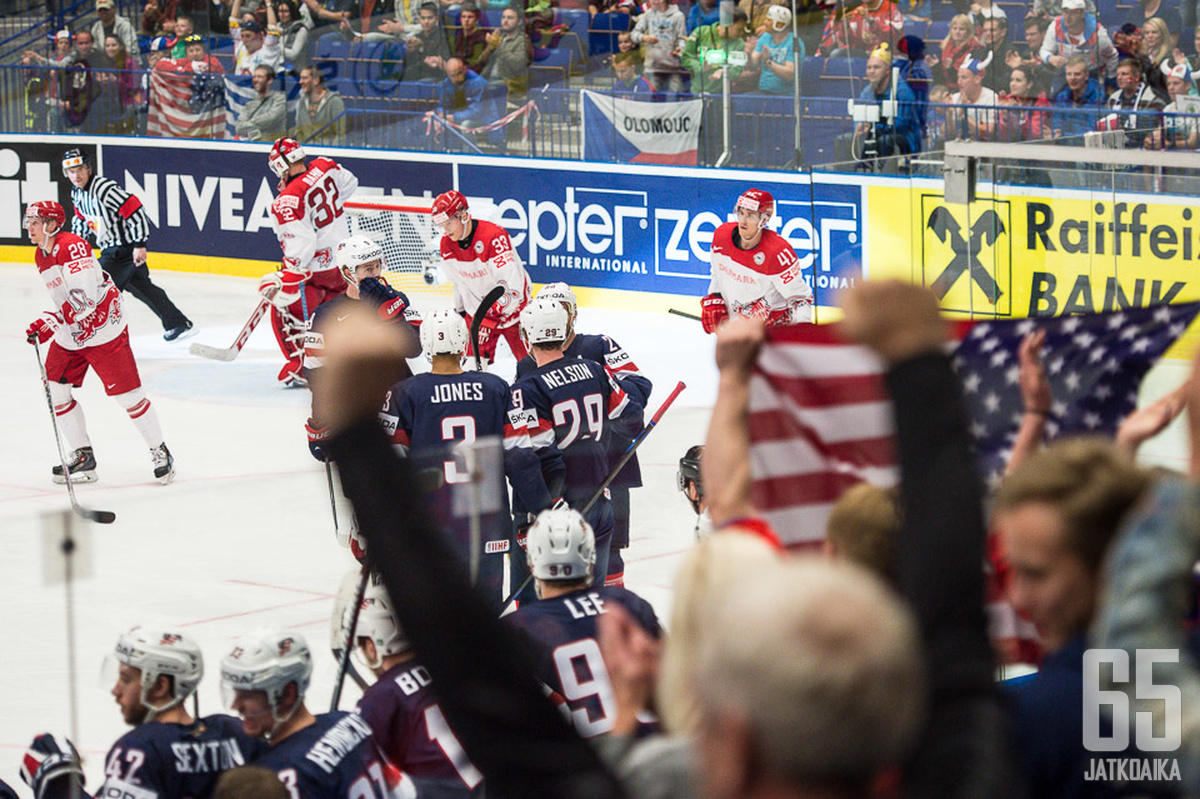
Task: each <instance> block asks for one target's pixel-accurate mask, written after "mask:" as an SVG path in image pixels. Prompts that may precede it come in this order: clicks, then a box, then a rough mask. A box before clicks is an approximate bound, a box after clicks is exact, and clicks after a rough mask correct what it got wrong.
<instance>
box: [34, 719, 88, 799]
mask: <svg viewBox="0 0 1200 799" xmlns="http://www.w3.org/2000/svg"><path fill="white" fill-rule="evenodd" d="M60 778H66V779H74V780H77V781H78V783H79V788H80V790H82V789H83V783H84V780H83V768H82V767H81V766H80V765H79V752H77V751H75V746H74V744H72V743H71V742H70V741H68V740H67V739H66V738H62V737H59V736H57V735H54V734H53V733H48V732H46V733H42V734H41V735H39V736H37V737H36V738H34V739H33V743H31V744H30V745H29V748H28V749H26V750H25V756H24V757H23V758H21V779H22V780H24V781H25V784H26V785H28V786H29V787H30V788H32V789H33V795H34V797H35V799H42V797H43V796H44V795H45V794H46V791H47V789H48V788H50V787H51V786H50V783H51V782H53V781H55V780H58V779H60Z"/></svg>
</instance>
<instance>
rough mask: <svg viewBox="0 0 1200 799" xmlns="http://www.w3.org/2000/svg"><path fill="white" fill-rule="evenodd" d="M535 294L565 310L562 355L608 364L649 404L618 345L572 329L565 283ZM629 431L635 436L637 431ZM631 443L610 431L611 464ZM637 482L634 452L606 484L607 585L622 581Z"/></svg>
mask: <svg viewBox="0 0 1200 799" xmlns="http://www.w3.org/2000/svg"><path fill="white" fill-rule="evenodd" d="M537 296H538V297H539V298H540V297H547V298H550V299H554V300H558V301H559V302H561V303H562V304H563V307H565V308H566V309H567V315H568V321H569V322H570V324H571V335H570V336H569V337H568V338H567V342H566V346H564V347H563V355H566V356H568V357H579V358H584V359H586V360H589V361H595V362H596V363H598V364H600V365H601V366H606V367H608V370H609V371H610V372H611V373H612V375H613V377H615V378H617V382H618V383H619V384H620V386H621V388H622V389H623V390H624V391H625V393H626V394H628V395H629V396H630V397H632V398H633V399H635V400H636V401H637V402H638V404H640V405H641V406H642V408H645V407H647V406H648V405H649V404H650V392H651V391H652V390H653V388H654V386H653V385H652V384H651V383H650V378H648V377H646V375H645V374H644V373H643V372H642V370H641V369H639V368H638V366H637V364H636V363H634V361H633V358H632V357H630V355H629V353H628V352H626V351H625V350H624V349H623V348H622V347H621V345H620V344H618V343H617V342H615V341H613V340H612V339H611V338H610V337H608V336H600V335H595V334H592V333H578V332H576V329H575V323H576V319H577V318H578V311H579V307H578V303H577V302H576V301H575V292H574V291H572V290H571V287H570V286H568V285H567V284H566V283H547V284H546V285H545V286H542V290H541V291H539V292H538V293H537ZM536 368H537V362H536V361H534V360H533V356H532V355H527V356H525V357H524V358H522V359H521V360H520V361H518V362H517V378H518V379H520V378H521V377H524V376H525V375H526V374H528V373H529V372H532V371H533V370H534V369H536ZM633 432H634V435H636V434H637V433H638V432H640V430H635V431H633ZM632 442H633V436H632V435H628V434H627V433H626V432H625V431H623V430H617V429H614V430H612V432H611V435H610V436H609V440H608V456H609V460H610V461H611V462H612V463H616V462H617V461H618V460H620V458H621V456H622V455H624V454H625V450H627V449H629V445H630V444H631V443H632ZM641 484H642V470H641V465H640V464H639V463H638V458H637V455H636V454H635V455H634V456H633V457H632V458H630V459H629V462H628V463H626V464H625V466H624V467H623V468H622V469H621V471H620V472H618V473H617V476H616V477H615V478H613V481H612V483H610V484H609V486H608V488H609V499H610V500H611V502H612V509H613V536H612V541H611V543H610V544H609V550H608V553H609V554H608V570H607V574H606V575H605V583H606V584H607V585H624V583H625V561H624V558H622V556H621V550H623V549H626V548H628V547H629V489H631V488H637V487H638V486H640V485H641Z"/></svg>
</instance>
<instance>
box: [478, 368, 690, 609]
mask: <svg viewBox="0 0 1200 799" xmlns="http://www.w3.org/2000/svg"><path fill="white" fill-rule="evenodd" d="M685 388H687V385H686V384H685V383H684V382H683V381H682V380H680V381H679V382H678V383H676V384H675V388H674V389H673V390H672V391H671V393H670V394H669V395H667V398H666V399H665V400H663V403H662V405H659V406H658V410H657V411H655V412H654V416H652V417H650V421H649V422H647V423H646V426H645V427H643V428H642V432H640V433H638V434H637V438H635V439H633V441H630V442H629V446H628V447H627V448H626V450H625V453H624V454H623V455H622V456H621V459H620V460H618V461H617V463H616V465H615V466H613V467H612V468H611V469H609V470H608V475H607V476H605V478H604V482H603V483H601V484H600V487H599V488H597V489H596V491H595V492H594V493H593V494H592V496H591V497H589V498H588V501H587V504H586V505H584V506H583V507H582V508H580V510H579V513H580V514H581V515H585V516H586V515H587V512H588V511H589V510H591V509H592V506H593V505H595V504H596V503H597V502H598V501H599V500H600V497H601V496H603V495H604V489H606V488H608V486H609V483H611V482H612V481H613V480H615V479H616V478H617V474H619V473H620V471H621V470H622V469H624V468H625V464H627V463H629V459H630V458H632V457H633V454H634V453H635V452H637V448H638V447H640V446H641V445H642V442H643V441H645V440H646V437H647V436H649V435H650V431H651V430H653V429H654V428H655V427H657V426H658V420H659V419H661V418H662V416H663V414H664V413H666V412H667V408H670V407H671V405H672V403H674V402H675V398H676V397H678V396H679V394H680V392H682V391H683V390H684V389H685ZM532 579H533V572H530V573H529V576H527V577H526V578H525V580H524V581H523V582H522V583H521V584H520V585H519V586H517V590H516V591H513V592H512V593H511V594H509V595H508V596H507V597H505V599H504V603H503V604H502V605H501V606H500V613H501V615H503V614H504V611H506V610H508V606H509V605H511V604H512V601H513V600H514V599H516V598H517V595H518V594H520V593H521V592H522V591H524V590H525V586H527V585H529V582H530V581H531V580H532Z"/></svg>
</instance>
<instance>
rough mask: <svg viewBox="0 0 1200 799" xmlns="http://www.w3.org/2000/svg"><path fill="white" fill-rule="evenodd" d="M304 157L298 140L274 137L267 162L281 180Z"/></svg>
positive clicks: (301, 161) (287, 137) (302, 160)
mask: <svg viewBox="0 0 1200 799" xmlns="http://www.w3.org/2000/svg"><path fill="white" fill-rule="evenodd" d="M243 29H244V26H243ZM304 158H305V155H304V148H303V147H301V146H300V142H298V141H296V140H295V139H293V138H291V137H290V136H284V137H283V138H282V139H276V141H275V143H274V144H273V145H271V154H270V155H268V156H267V163H268V164H269V165H270V167H271V171H272V172H274V173H275V177H277V178H279V179H280V180H283V176H284V175H286V174H287V171H288V169H290V168H291V166H292V164H299V163H303V162H304Z"/></svg>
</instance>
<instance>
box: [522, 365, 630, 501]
mask: <svg viewBox="0 0 1200 799" xmlns="http://www.w3.org/2000/svg"><path fill="white" fill-rule="evenodd" d="M513 408H514V424H515V425H524V427H525V429H526V430H528V431H529V440H530V441H531V442H532V443H533V446H534V449H536V450H542V449H545V448H549V447H556V448H557V449H558V450H559V451H560V452H561V453H562V459H563V464H564V465H565V466H566V486H565V489H564V491H563V498H564V499H565V500H566V501H567V502H568V503H570V505H571V506H572V507H575V508H578V507H580V506H582V504H583V503H585V502H586V501H587V500H588V498H589V497H590V496H591V494H592V492H593V491H595V490H596V489H597V488H598V487H599V486H600V484H601V483H603V482H604V478H605V477H606V476H607V475H608V469H609V461H608V457H609V456H608V446H609V434H610V428H611V427H618V426H619V428H620V429H621V430H622V431H623V432H625V433H628V434H630V435H636V433H637V431H638V430H640V429H641V425H642V406H641V404H639V403H638V402H637V400H635V399H634V398H632V397H630V396H628V395H627V394H626V393H625V392H624V390H622V388H621V387H620V385H618V384H617V381H616V380H615V379H614V378H613V376H612V374H611V373H610V372H609V371H608V369H607V368H606V367H604V366H601V365H600V364H598V363H596V362H595V361H588V360H584V359H583V358H567V357H563V358H560V359H558V360H556V361H552V362H551V363H548V364H546V365H545V366H542V367H539V368H537V369H534V370H533V371H532V372H529V373H528V374H526V375H525V376H524V377H522V378H521V379H520V380H518V381H517V382H516V383H515V384H513ZM630 431H632V433H631V432H630Z"/></svg>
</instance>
